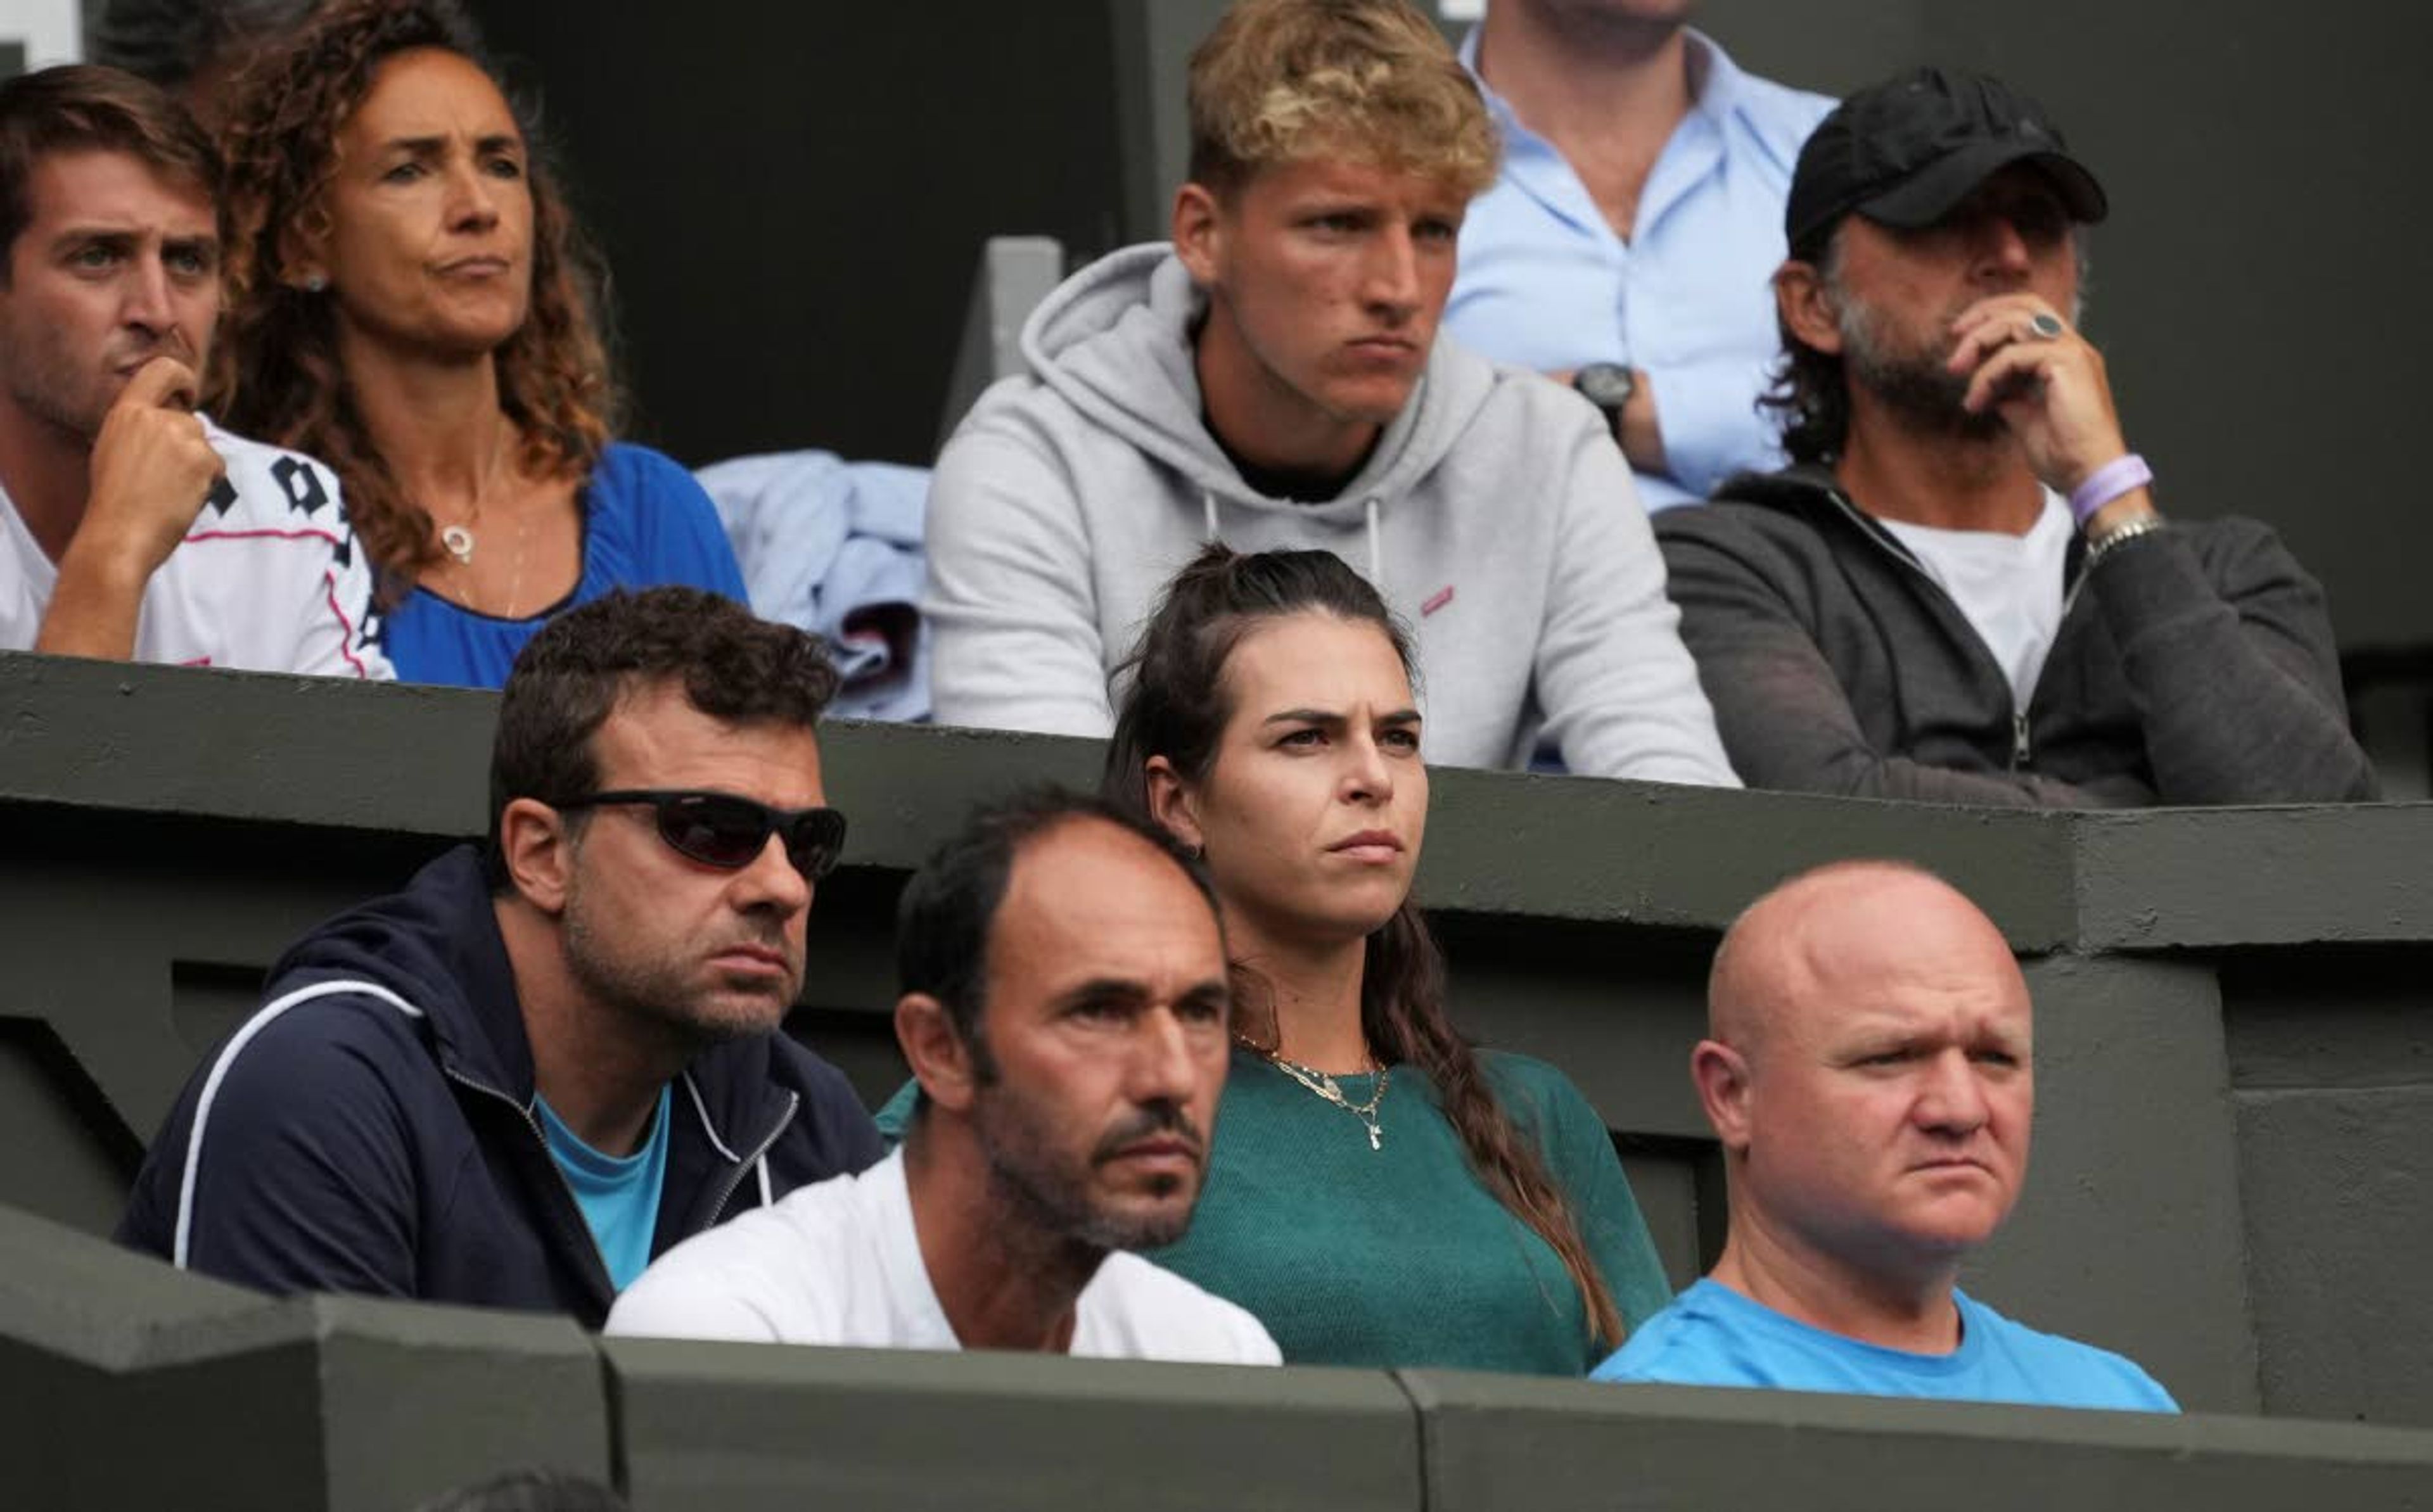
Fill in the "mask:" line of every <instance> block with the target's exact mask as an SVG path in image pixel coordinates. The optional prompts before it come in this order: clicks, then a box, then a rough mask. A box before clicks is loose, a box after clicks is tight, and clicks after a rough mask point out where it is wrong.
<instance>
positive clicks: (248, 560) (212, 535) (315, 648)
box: [0, 419, 396, 678]
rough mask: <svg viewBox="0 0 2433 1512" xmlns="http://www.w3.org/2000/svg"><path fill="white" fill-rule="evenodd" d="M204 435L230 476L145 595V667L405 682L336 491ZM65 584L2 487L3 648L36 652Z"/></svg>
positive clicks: (141, 613) (227, 438)
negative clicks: (384, 642)
mask: <svg viewBox="0 0 2433 1512" xmlns="http://www.w3.org/2000/svg"><path fill="white" fill-rule="evenodd" d="M203 431H204V433H205V434H206V435H208V436H209V437H210V439H211V443H212V446H213V450H217V451H218V452H219V454H220V460H221V461H223V462H224V463H226V464H227V465H228V476H227V478H226V480H225V481H224V483H223V485H222V486H219V487H216V488H214V489H213V490H212V494H211V497H210V499H209V500H208V501H205V503H204V504H203V507H202V509H201V510H200V511H199V512H198V513H197V514H196V517H195V523H194V525H193V526H192V527H191V528H190V529H189V530H188V531H187V533H186V538H185V539H184V540H182V541H180V542H179V543H178V546H177V548H176V550H174V551H172V552H170V553H169V557H168V560H167V561H164V562H162V564H161V567H160V569H159V570H158V571H155V572H154V573H153V574H152V581H151V582H150V583H148V584H146V585H145V588H144V602H143V604H142V606H141V607H140V608H139V609H138V611H137V614H136V621H135V660H137V661H150V662H169V663H174V664H178V665H181V666H188V667H235V668H242V669H245V670H247V671H270V672H319V673H324V674H327V675H329V676H332V677H369V678H389V677H393V676H395V675H396V673H395V672H393V671H391V670H390V668H389V664H388V657H387V656H386V655H384V654H382V651H381V648H380V639H379V637H380V624H379V620H378V619H377V618H376V617H375V615H374V614H373V612H372V574H371V566H370V564H369V563H367V562H366V561H365V559H364V553H363V549H362V548H361V547H360V546H358V545H357V544H356V541H355V532H354V527H353V526H352V525H351V524H350V523H349V521H348V519H347V511H346V506H345V504H344V503H343V502H342V501H340V500H339V497H338V480H337V479H336V478H334V477H332V475H331V473H330V470H329V469H328V468H327V467H323V466H321V464H319V463H317V462H315V461H314V460H313V459H312V458H310V457H307V456H304V455H302V454H301V453H299V452H293V451H281V450H278V449H277V448H275V447H266V446H264V445H262V444H261V443H259V442H256V441H247V440H246V439H245V438H244V437H242V436H237V435H231V434H230V433H228V432H226V431H223V430H221V429H220V428H219V427H218V426H216V425H213V423H212V422H211V421H210V420H209V419H205V420H204V421H203ZM59 580H60V572H59V568H58V566H57V565H56V564H54V563H53V562H52V561H51V559H50V558H49V557H48V556H47V555H45V554H43V549H42V547H41V545H40V544H38V543H37V542H36V541H35V539H34V536H33V533H32V532H31V531H29V530H27V529H26V522H25V521H24V520H23V519H21V518H18V515H17V506H16V503H15V502H14V501H12V500H10V499H9V494H8V490H7V489H6V488H5V487H0V649H7V650H10V651H26V650H29V649H31V648H32V646H33V644H34V639H35V637H36V636H37V635H39V634H40V633H41V631H42V628H43V615H44V614H45V613H47V612H48V611H49V609H50V606H51V594H52V591H53V590H54V589H56V588H57V587H58V586H59Z"/></svg>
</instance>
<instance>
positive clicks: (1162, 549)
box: [925, 245, 1737, 786]
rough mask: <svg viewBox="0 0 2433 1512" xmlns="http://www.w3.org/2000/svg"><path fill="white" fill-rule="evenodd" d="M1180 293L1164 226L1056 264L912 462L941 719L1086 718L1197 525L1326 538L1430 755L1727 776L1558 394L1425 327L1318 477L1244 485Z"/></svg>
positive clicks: (1058, 727)
mask: <svg viewBox="0 0 2433 1512" xmlns="http://www.w3.org/2000/svg"><path fill="white" fill-rule="evenodd" d="M1204 307H1205V299H1204V296H1202V295H1201V294H1199V291H1197V290H1196V289H1194V287H1193V286H1192V283H1191V279H1190V275H1189V274H1188V272H1187V271H1185V269H1184V268H1183V267H1182V263H1179V262H1177V261H1176V260H1175V259H1174V258H1173V256H1172V255H1171V254H1170V253H1169V251H1168V250H1167V248H1166V247H1165V246H1163V245H1152V246H1135V247H1130V248H1127V249H1125V250H1123V251H1119V252H1116V253H1114V254H1113V255H1111V256H1109V257H1107V258H1104V259H1102V260H1100V261H1099V262H1097V263H1094V264H1092V265H1091V266H1089V267H1086V268H1083V269H1082V270H1081V271H1080V272H1079V273H1077V274H1075V275H1074V276H1073V277H1072V278H1070V279H1068V280H1065V281H1064V283H1063V285H1062V286H1061V287H1059V288H1058V289H1057V290H1056V292H1055V293H1054V294H1052V295H1050V296H1049V297H1047V299H1046V302H1045V303H1043V304H1042V305H1041V306H1040V307H1039V309H1038V310H1037V311H1036V312H1034V313H1033V314H1032V315H1031V317H1030V320H1029V323H1028V324H1027V325H1026V326H1025V327H1024V328H1023V332H1022V350H1023V356H1024V358H1025V360H1026V362H1027V363H1028V365H1029V369H1030V372H1029V375H1028V376H1025V377H1018V378H1010V379H1007V380H1005V381H1004V382H999V383H998V384H996V385H995V387H993V388H991V389H990V390H989V391H988V392H987V393H986V394H984V395H982V396H981V398H980V401H979V403H978V404H977V405H976V406H974V408H973V410H972V413H971V415H970V416H968V417H966V418H965V419H964V421H963V423H962V425H961V427H960V428H959V429H958V430H957V431H956V433H955V435H954V437H953V439H952V440H950V441H948V442H947V444H946V448H945V450H944V453H943V454H942V455H941V456H940V457H939V459H938V469H937V474H936V476H935V478H934V479H933V481H932V482H931V484H930V492H929V515H928V563H929V585H928V592H927V597H926V600H925V608H926V609H927V613H928V615H929V618H930V620H931V623H932V625H933V626H934V629H935V633H936V662H935V667H934V671H933V674H932V679H931V692H932V695H933V697H934V699H935V702H936V705H937V714H938V718H939V719H940V720H941V721H943V722H947V723H955V724H977V725H986V726H991V727H995V728H1004V729H1022V730H1046V731H1052V732H1057V733H1062V734H1067V735H1090V736H1103V735H1105V734H1107V733H1108V732H1109V731H1110V730H1111V729H1113V728H1114V708H1113V705H1112V702H1111V691H1110V686H1109V678H1110V674H1111V673H1112V671H1113V670H1114V667H1115V666H1116V665H1117V664H1118V663H1119V662H1121V661H1122V660H1123V658H1124V657H1125V656H1126V655H1127V654H1129V653H1130V652H1131V648H1132V645H1133V642H1134V640H1135V639H1136V638H1137V637H1138V636H1139V633H1140V630H1141V627H1142V625H1143V624H1144V623H1145V621H1146V620H1147V619H1148V615H1149V613H1150V612H1151V611H1152V610H1153V609H1154V607H1155V606H1156V602H1157V597H1158V595H1159V593H1160V592H1161V591H1162V590H1163V589H1164V587H1165V584H1166V582H1167V580H1168V579H1170V578H1171V577H1172V576H1173V575H1174V573H1175V572H1176V570H1177V569H1180V568H1181V567H1182V565H1183V564H1184V563H1185V562H1187V561H1189V560H1190V558H1191V557H1192V555H1193V554H1194V553H1195V552H1198V551H1199V548H1200V546H1201V545H1202V544H1204V543H1205V542H1207V541H1208V540H1209V539H1211V538H1217V539H1221V540H1223V541H1224V542H1225V543H1226V544H1227V545H1229V546H1232V547H1234V549H1235V550H1237V551H1245V552H1256V551H1268V550H1276V549H1290V548H1310V547H1317V548H1323V549H1325V550H1328V551H1332V552H1335V553H1336V554H1337V555H1339V556H1341V557H1342V558H1343V559H1344V560H1345V561H1347V562H1349V563H1351V564H1352V566H1353V567H1354V568H1356V569H1359V570H1361V571H1362V572H1364V573H1366V574H1367V575H1368V576H1369V578H1370V581H1371V582H1372V583H1374V584H1375V585H1376V586H1377V587H1378V589H1379V591H1380V592H1381V593H1383V594H1384V596H1385V598H1386V601H1387V603H1388V604H1390V605H1391V606H1392V607H1393V609H1394V611H1395V612H1396V613H1397V614H1398V615H1400V616H1401V617H1402V618H1403V619H1404V621H1406V622H1407V623H1408V624H1410V625H1411V626H1412V628H1413V631H1414V633H1415V635H1416V637H1417V643H1418V653H1419V662H1420V667H1421V671H1422V673H1423V674H1424V686H1423V687H1422V688H1421V705H1422V710H1423V712H1424V713H1425V714H1426V716H1427V726H1426V734H1425V736H1424V749H1425V751H1426V754H1427V756H1428V758H1429V759H1430V760H1431V761H1436V762H1443V763H1450V764H1453V765H1457V766H1475V767H1494V766H1521V765H1524V764H1525V763H1526V762H1527V761H1528V759H1529V756H1530V755H1531V752H1532V751H1533V750H1534V749H1535V747H1536V745H1537V744H1538V742H1539V740H1540V738H1541V736H1542V738H1544V739H1548V740H1551V741H1552V742H1554V743H1555V744H1556V745H1557V747H1558V748H1559V749H1560V751H1561V753H1562V756H1563V761H1564V763H1565V765H1567V766H1568V767H1570V768H1571V770H1573V771H1574V772H1579V773H1592V774H1595V775H1600V776H1618V777H1644V778H1651V779H1655V780H1658V781H1666V782H1689V783H1707V784H1713V785H1718V786H1723V785H1732V786H1736V785H1737V779H1735V778H1734V777H1733V775H1732V770H1731V767H1730V765H1729V763H1728V762H1727V761H1726V759H1725V757H1724V752H1723V744H1722V741H1721V740H1720V739H1719V738H1718V737H1717V736H1716V733H1715V720H1714V714H1713V712H1712V710H1710V708H1709V707H1708V705H1707V700H1706V696H1705V694H1704V693H1703V692H1701V691H1700V689H1699V687H1698V678H1697V669H1696V667H1695V665H1694V664H1693V662H1692V661H1691V659H1690V655H1689V653H1688V652H1687V651H1686V650H1684V649H1683V647H1682V644H1681V638H1680V635H1679V632H1678V629H1677V623H1678V617H1677V616H1676V613H1675V611H1674V608H1673V606H1672V604H1671V603H1670V602H1669V601H1668V600H1667V599H1666V598H1665V595H1664V564H1663V560H1662V558H1661V556H1660V555H1659V553H1658V552H1657V550H1656V542H1655V538H1654V536H1653V535H1652V534H1651V533H1650V531H1649V529H1648V525H1647V519H1646V516H1645V515H1644V514H1643V513H1642V510H1641V509H1640V507H1639V502H1638V500H1637V498H1636V496H1635V495H1634V494H1633V492H1632V490H1631V484H1630V473H1629V471H1628V469H1627V468H1626V467H1625V466H1624V464H1623V461H1622V457H1621V453H1620V452H1619V451H1618V450H1616V448H1615V447H1614V445H1613V442H1612V440H1611V438H1610V437H1609V435H1608V433H1607V432H1606V430H1605V426H1604V423H1603V420H1602V417H1601V416H1599V415H1598V414H1597V412H1596V411H1595V410H1594V409H1593V408H1592V407H1591V405H1590V404H1589V403H1588V402H1587V401H1586V400H1584V399H1580V398H1579V397H1578V396H1577V395H1575V394H1573V393H1570V392H1569V391H1567V390H1565V389H1563V388H1562V387H1560V386H1559V385H1557V384H1555V383H1551V382H1547V381H1546V380H1544V379H1543V378H1541V377H1539V376H1537V375H1536V374H1532V373H1524V372H1522V371H1520V370H1518V369H1509V370H1507V369H1500V368H1497V367H1495V366H1493V365H1489V363H1488V362H1486V361H1485V360H1484V359H1482V358H1479V357H1477V356H1474V355H1472V353H1470V352H1468V351H1465V350H1463V349H1461V348H1458V347H1456V346H1455V344H1454V343H1453V342H1451V341H1450V340H1447V339H1446V338H1444V337H1442V336H1439V337H1438V339H1437V342H1436V347H1435V349H1434V350H1433V351H1432V352H1431V353H1430V355H1429V359H1428V365H1427V371H1426V373H1425V375H1424V376H1423V377H1422V379H1421V382H1420V384H1419V386H1418V388H1417V389H1416V390H1415V391H1414V393H1413V395H1412V397H1411V399H1410V401H1409V402H1408V403H1406V404H1405V405H1404V407H1403V412H1402V414H1400V415H1399V416H1396V417H1395V418H1394V421H1393V423H1392V424H1391V425H1389V426H1388V427H1387V430H1386V433H1385V435H1384V437H1383V438H1382V439H1381V440H1380V441H1379V443H1378V445H1377V448H1376V450H1375V451H1374V452H1373V453H1371V455H1370V459H1369V462H1368V464H1367V465H1366V466H1365V467H1362V469H1361V470H1360V473H1359V475H1358V476H1357V477H1355V478H1353V481H1352V483H1351V484H1350V486H1349V487H1347V488H1346V489H1345V490H1344V491H1343V494H1342V495H1341V497H1339V498H1337V499H1336V500H1334V501H1329V502H1325V503H1318V504H1308V503H1295V502H1292V501H1285V500H1278V499H1270V498H1267V497H1265V496H1263V495H1261V494H1258V493H1256V492H1254V491H1252V489H1251V486H1250V485H1249V484H1246V483H1244V482H1243V481H1242V477H1241V474H1240V473H1239V472H1238V471H1236V470H1235V468H1234V464H1233V463H1232V462H1231V461H1230V460H1229V459H1228V458H1227V457H1226V455H1225V453H1224V452H1223V450H1220V449H1219V448H1218V447H1217V441H1216V438H1215V437H1214V436H1212V435H1211V434H1210V433H1209V432H1208V428H1207V425H1206V424H1205V422H1204V421H1203V420H1202V419H1201V417H1200V416H1201V405H1200V397H1199V379H1198V376H1197V374H1196V372H1195V370H1194V367H1193V360H1192V343H1191V331H1192V329H1193V328H1194V327H1195V326H1196V324H1197V323H1198V320H1199V314H1200V312H1201V311H1202V310H1203V309H1204Z"/></svg>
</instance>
